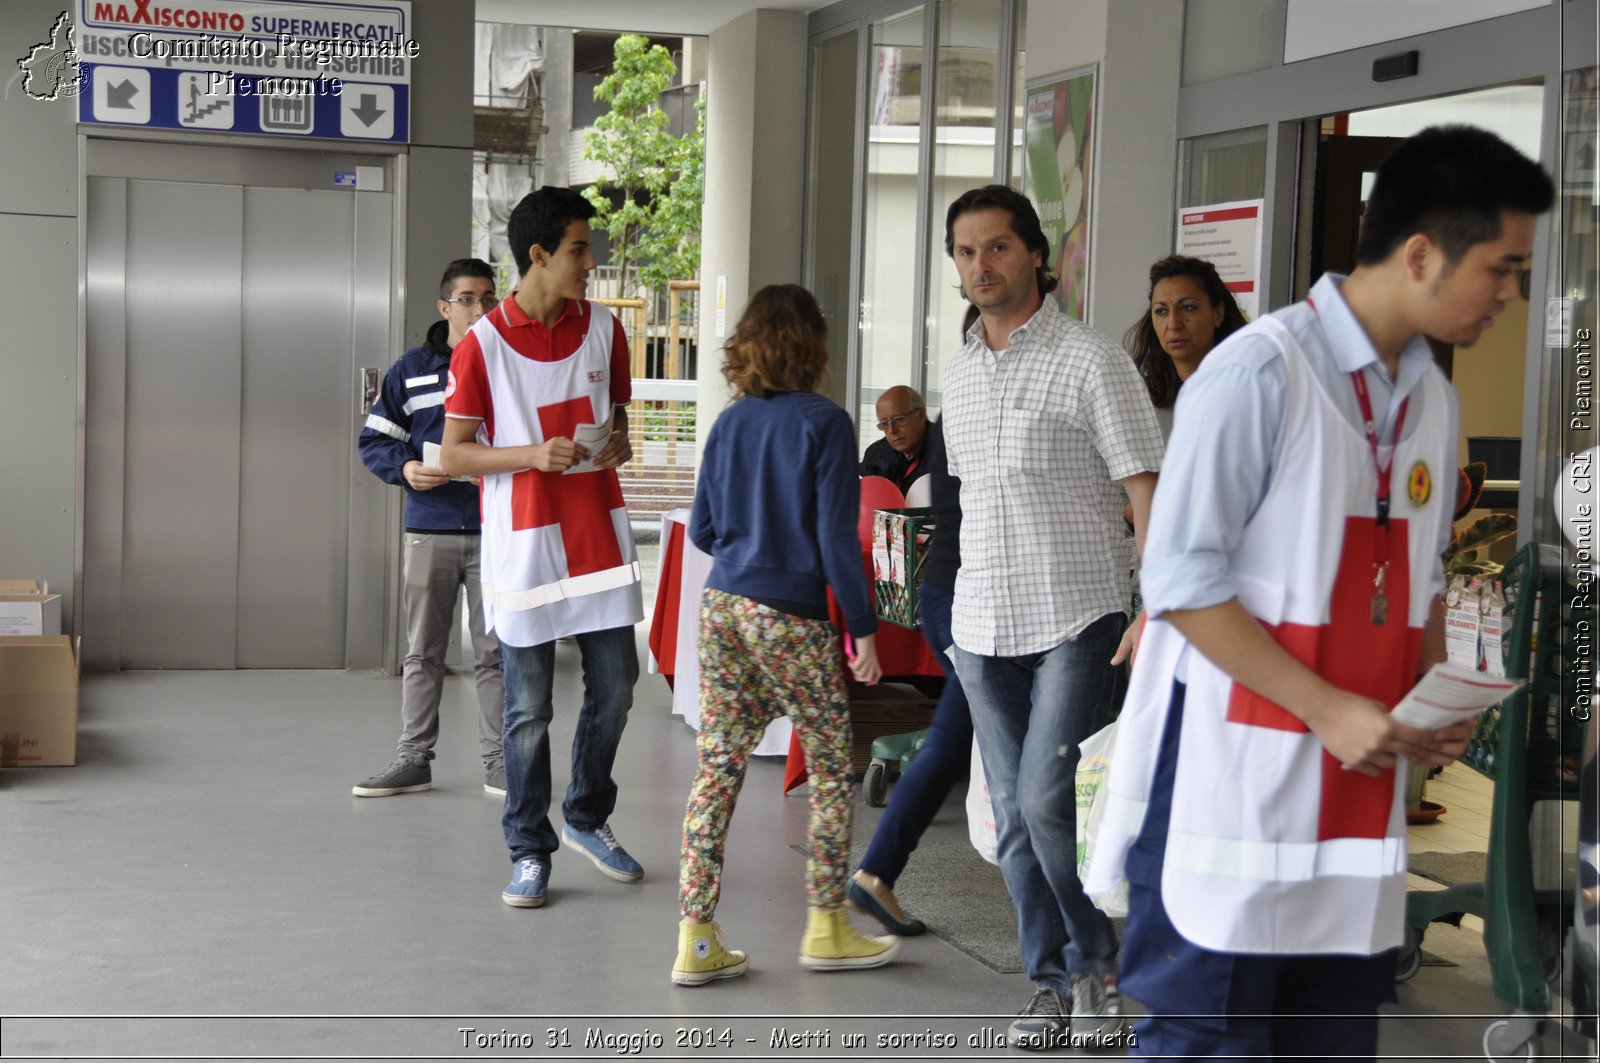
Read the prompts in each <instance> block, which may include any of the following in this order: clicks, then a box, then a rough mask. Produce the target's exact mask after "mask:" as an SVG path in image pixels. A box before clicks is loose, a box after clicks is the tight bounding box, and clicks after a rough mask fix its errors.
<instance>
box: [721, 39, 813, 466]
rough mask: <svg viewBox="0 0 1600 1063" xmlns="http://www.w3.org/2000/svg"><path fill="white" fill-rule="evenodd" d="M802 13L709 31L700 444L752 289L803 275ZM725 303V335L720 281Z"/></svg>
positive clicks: (724, 393) (724, 398) (723, 394)
mask: <svg viewBox="0 0 1600 1063" xmlns="http://www.w3.org/2000/svg"><path fill="white" fill-rule="evenodd" d="M806 48H807V43H806V16H805V15H804V14H803V13H801V12H798V11H770V10H760V11H753V12H751V13H749V14H747V15H743V16H741V17H739V18H737V19H735V20H734V21H732V22H730V23H728V24H727V25H726V26H723V27H722V28H720V29H716V30H713V31H712V32H711V46H710V57H709V61H708V69H707V72H706V83H707V85H706V92H707V104H706V188H705V211H704V222H703V226H702V232H701V243H700V247H701V259H700V285H701V288H700V300H701V302H700V306H701V310H700V357H699V373H698V375H699V383H700V387H699V392H698V396H697V397H698V406H699V416H698V422H697V435H698V440H697V444H698V445H699V446H704V444H705V438H706V433H708V432H709V431H710V430H711V422H712V421H713V420H715V418H716V415H717V414H718V413H720V412H721V411H722V409H723V407H724V406H725V405H726V404H727V400H728V389H727V386H726V384H725V383H724V381H723V379H722V373H721V367H722V347H723V344H725V343H726V342H727V338H728V335H729V334H731V333H732V332H733V326H734V324H735V323H736V322H737V321H738V320H739V314H740V313H741V312H742V311H743V310H744V306H745V302H746V301H747V300H748V299H749V297H750V293H751V292H754V291H756V290H757V289H759V288H761V287H762V286H764V285H767V284H778V283H797V282H798V281H799V280H800V251H801V247H800V240H801V214H802V207H803V204H804V190H805V118H806ZM719 278H725V279H726V280H725V284H726V292H727V303H726V313H725V314H724V315H722V320H721V322H720V323H721V325H722V328H721V334H720V335H719V329H718V325H719V317H718V313H717V291H718V279H719Z"/></svg>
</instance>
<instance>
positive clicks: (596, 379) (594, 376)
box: [589, 369, 606, 384]
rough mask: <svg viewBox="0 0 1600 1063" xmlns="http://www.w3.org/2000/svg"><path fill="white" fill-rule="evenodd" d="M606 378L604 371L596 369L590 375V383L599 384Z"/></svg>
mask: <svg viewBox="0 0 1600 1063" xmlns="http://www.w3.org/2000/svg"><path fill="white" fill-rule="evenodd" d="M605 378H606V374H605V371H604V370H601V369H596V370H594V371H592V372H591V373H590V374H589V383H591V384H598V383H600V381H602V380H604V379H605Z"/></svg>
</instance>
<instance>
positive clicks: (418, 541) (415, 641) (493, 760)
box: [400, 532, 506, 770]
mask: <svg viewBox="0 0 1600 1063" xmlns="http://www.w3.org/2000/svg"><path fill="white" fill-rule="evenodd" d="M479 538H480V537H479V536H477V535H421V534H417V533H415V532H406V534H405V605H406V663H405V670H404V672H403V673H402V675H403V681H402V689H403V694H402V699H401V704H400V752H402V753H409V754H410V755H412V756H414V757H418V758H421V759H425V760H432V759H433V746H434V743H436V742H437V741H438V740H439V699H440V696H441V695H442V694H443V693H444V675H445V664H444V662H445V654H446V653H447V652H448V650H449V647H450V626H451V624H452V623H453V622H454V620H455V611H456V592H457V591H459V590H460V589H461V588H462V587H465V588H466V591H467V617H468V626H469V628H470V630H471V633H472V658H473V675H474V677H475V679H476V681H477V688H478V749H479V752H480V753H481V754H482V756H483V766H484V768H485V769H486V770H488V769H493V768H498V767H500V765H501V762H502V753H501V751H500V724H501V721H502V720H503V719H504V717H505V711H506V692H505V683H504V681H503V680H502V679H501V678H500V643H499V642H498V641H497V640H496V639H495V637H494V636H493V635H491V634H489V633H488V632H487V631H485V630H484V626H483V602H482V601H481V600H480V593H481V592H480V590H479V587H480V584H479V581H478V541H479Z"/></svg>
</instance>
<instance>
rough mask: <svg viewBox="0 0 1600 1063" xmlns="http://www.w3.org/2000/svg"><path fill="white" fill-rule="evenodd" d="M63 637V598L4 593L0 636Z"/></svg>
mask: <svg viewBox="0 0 1600 1063" xmlns="http://www.w3.org/2000/svg"><path fill="white" fill-rule="evenodd" d="M59 634H61V595H59V594H48V593H43V592H38V593H15V594H12V593H7V592H5V591H4V590H0V635H59Z"/></svg>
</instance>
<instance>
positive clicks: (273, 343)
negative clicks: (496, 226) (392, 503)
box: [82, 153, 393, 669]
mask: <svg viewBox="0 0 1600 1063" xmlns="http://www.w3.org/2000/svg"><path fill="white" fill-rule="evenodd" d="M240 154H245V153H240ZM259 154H260V155H261V156H262V158H261V159H260V160H254V159H253V160H251V161H252V162H256V161H271V160H270V159H268V158H267V155H268V153H259ZM200 157H201V158H203V156H200ZM246 168H247V169H249V168H251V167H246ZM299 168H302V166H301V163H300V162H295V163H293V164H291V165H289V166H288V167H287V169H288V170H290V171H293V170H296V169H299ZM133 169H134V170H135V171H137V170H138V167H134V168H133ZM224 169H226V168H224ZM262 169H263V171H264V172H267V171H271V170H272V169H273V168H272V167H271V166H264V167H262ZM323 172H328V171H326V170H324V171H323ZM220 176H222V177H223V178H224V179H223V180H218V181H215V182H211V181H194V180H170V179H162V178H160V177H148V176H131V177H109V176H91V177H90V178H89V183H88V204H87V205H88V214H87V219H88V236H89V239H88V245H87V249H88V284H87V303H88V305H87V313H88V329H87V335H88V374H87V378H86V380H87V396H88V400H87V407H88V409H87V413H88V416H87V422H88V423H87V426H86V430H85V447H86V452H85V456H86V461H85V466H86V471H85V507H84V524H85V527H84V542H85V548H84V595H85V597H84V602H85V612H84V620H83V627H82V630H83V635H84V639H83V650H84V659H85V663H86V664H87V665H88V666H90V667H94V668H101V669H119V668H343V667H346V666H347V664H349V663H351V658H352V656H355V657H362V656H370V653H368V652H366V651H365V650H364V651H362V652H358V653H352V650H353V649H354V647H352V646H350V645H349V642H350V637H351V633H352V631H354V632H355V633H356V637H357V638H358V639H359V638H364V637H365V635H364V634H363V633H365V632H369V631H371V630H372V628H373V625H372V624H371V623H370V622H369V620H370V618H367V617H364V616H355V617H353V616H352V615H351V612H352V606H351V601H352V598H353V597H356V596H354V595H352V593H351V589H352V570H353V569H354V570H355V571H357V572H360V571H363V570H366V569H370V568H371V564H370V562H371V560H372V559H371V558H368V557H365V556H359V555H362V554H364V553H366V552H368V551H370V550H380V551H381V549H382V546H381V543H382V539H381V536H378V537H374V536H373V535H370V534H366V532H365V529H363V528H362V527H361V524H362V522H363V520H364V517H363V516H362V515H363V514H365V513H368V512H370V510H371V507H370V506H369V505H367V504H365V501H364V500H365V499H368V498H370V497H371V495H372V493H373V491H374V490H381V485H379V484H377V482H376V480H374V479H373V478H372V477H370V476H368V475H366V474H365V473H364V471H361V470H360V467H359V465H358V464H357V463H356V461H355V460H354V454H353V451H354V441H355V434H356V431H357V428H358V418H357V414H356V410H357V396H356V394H355V391H356V384H355V372H354V366H355V365H356V364H357V363H358V360H359V361H360V364H367V365H382V364H386V362H387V361H388V358H387V357H382V356H380V357H378V358H376V359H374V358H372V357H371V356H370V352H371V349H372V348H374V347H375V346H376V345H375V344H374V343H373V340H374V337H373V336H372V335H371V332H372V331H373V329H372V328H371V327H366V328H362V327H360V324H359V323H360V322H361V320H362V316H363V314H365V316H366V317H367V318H368V321H367V322H366V324H367V325H368V326H372V325H374V324H375V325H376V329H377V331H379V332H381V333H383V335H382V336H381V337H379V338H378V341H379V343H380V344H381V345H382V348H387V347H388V346H390V345H389V344H388V343H387V320H388V314H387V308H388V305H389V292H390V259H391V257H392V229H393V221H392V209H393V208H392V202H391V197H390V196H389V195H387V194H383V193H368V192H363V193H360V194H359V195H358V194H356V193H354V192H352V191H349V190H345V189H338V190H336V189H333V188H315V187H312V188H307V187H274V186H270V185H255V184H251V183H229V182H228V181H227V180H226V176H227V175H226V174H225V173H224V174H222V175H220ZM288 183H290V184H292V183H293V179H292V178H291V179H290V180H289V181H288ZM358 332H360V333H361V336H360V342H359V343H358V337H357V334H358ZM361 348H367V350H362V349H361ZM380 349H381V348H380ZM358 472H360V475H359V476H358V475H357V473H358ZM352 514H354V515H355V517H354V524H353V522H352ZM368 544H375V545H368ZM352 553H355V554H357V555H358V556H356V557H354V558H352V556H351V555H352ZM380 567H381V566H380ZM381 603H382V597H381V595H380V596H379V598H378V605H377V606H376V607H373V608H372V609H371V612H373V613H374V614H376V613H379V612H380V611H381ZM357 608H358V609H359V607H357ZM376 630H377V633H378V634H377V637H378V638H379V639H381V622H380V623H379V624H378V625H377V628H376ZM370 650H371V652H372V653H376V652H379V648H378V647H377V646H376V644H374V646H372V647H370Z"/></svg>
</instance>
